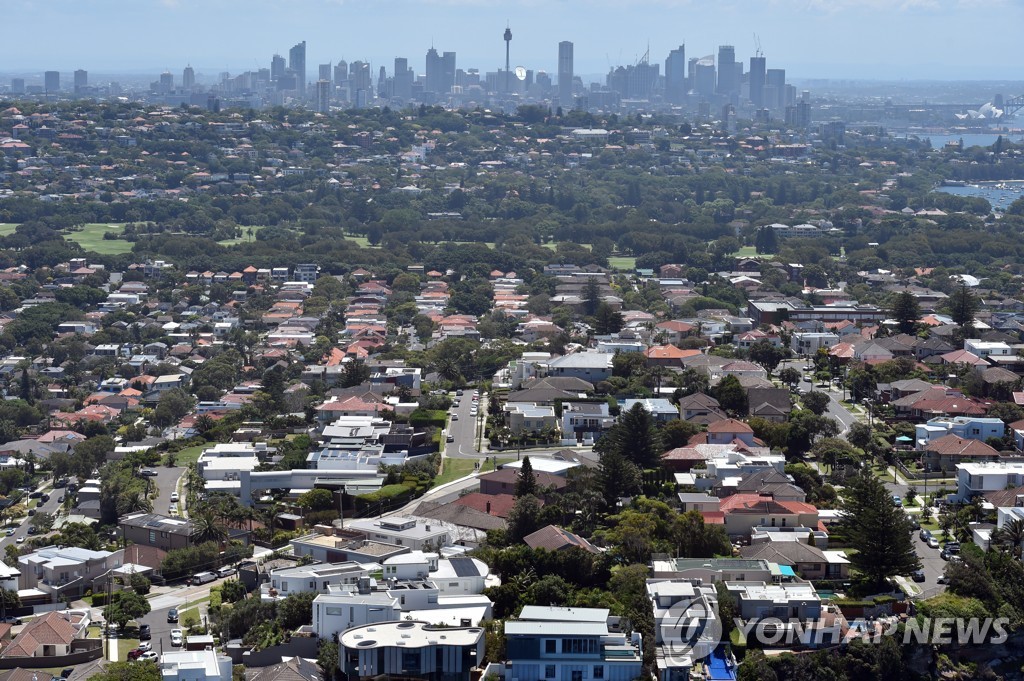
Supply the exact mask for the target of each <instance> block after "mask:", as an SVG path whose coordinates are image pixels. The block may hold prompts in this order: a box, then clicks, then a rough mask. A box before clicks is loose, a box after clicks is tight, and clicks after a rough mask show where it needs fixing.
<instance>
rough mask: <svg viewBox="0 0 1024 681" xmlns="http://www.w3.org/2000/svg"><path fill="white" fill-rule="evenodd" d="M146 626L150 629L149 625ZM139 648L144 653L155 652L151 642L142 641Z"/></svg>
mask: <svg viewBox="0 0 1024 681" xmlns="http://www.w3.org/2000/svg"><path fill="white" fill-rule="evenodd" d="M145 626H147V627H148V626H149V625H148V624H147V625H145ZM138 647H139V650H141V651H142V652H146V651H147V650H153V644H152V643H150V642H149V641H142V642H141V643H139V646H138Z"/></svg>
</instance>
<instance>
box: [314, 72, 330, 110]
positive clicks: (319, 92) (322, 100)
mask: <svg viewBox="0 0 1024 681" xmlns="http://www.w3.org/2000/svg"><path fill="white" fill-rule="evenodd" d="M316 110H317V113H322V114H326V113H330V112H331V81H329V80H326V79H324V78H321V79H320V80H318V81H317V82H316Z"/></svg>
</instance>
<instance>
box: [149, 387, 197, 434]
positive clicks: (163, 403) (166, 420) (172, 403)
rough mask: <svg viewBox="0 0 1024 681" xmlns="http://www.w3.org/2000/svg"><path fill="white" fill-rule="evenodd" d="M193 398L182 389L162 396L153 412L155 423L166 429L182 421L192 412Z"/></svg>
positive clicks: (170, 391) (176, 389)
mask: <svg viewBox="0 0 1024 681" xmlns="http://www.w3.org/2000/svg"><path fill="white" fill-rule="evenodd" d="M192 402H193V400H192V396H191V395H189V394H188V393H187V392H185V391H184V390H182V389H180V388H174V389H172V390H168V391H167V392H165V393H164V394H163V395H161V396H160V401H159V402H158V403H157V405H156V409H155V410H153V423H154V424H156V425H158V426H160V427H161V428H166V427H167V426H171V425H174V424H175V423H177V422H178V421H180V420H181V419H182V418H183V417H184V416H185V415H186V414H188V413H189V411H191V410H192Z"/></svg>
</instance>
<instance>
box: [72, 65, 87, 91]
mask: <svg viewBox="0 0 1024 681" xmlns="http://www.w3.org/2000/svg"><path fill="white" fill-rule="evenodd" d="M87 87H89V72H88V71H86V70H85V69H78V70H77V71H75V93H76V94H78V93H80V92H82V91H83V90H85V88H87Z"/></svg>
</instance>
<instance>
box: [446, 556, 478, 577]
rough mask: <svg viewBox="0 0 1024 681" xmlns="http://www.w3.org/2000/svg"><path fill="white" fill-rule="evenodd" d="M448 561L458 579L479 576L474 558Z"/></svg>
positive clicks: (450, 559)
mask: <svg viewBox="0 0 1024 681" xmlns="http://www.w3.org/2000/svg"><path fill="white" fill-rule="evenodd" d="M448 560H449V562H450V563H451V564H452V569H453V570H455V574H456V576H458V577H473V576H476V575H477V574H478V572H477V569H476V565H475V564H474V563H473V559H472V558H449V559H448Z"/></svg>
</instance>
